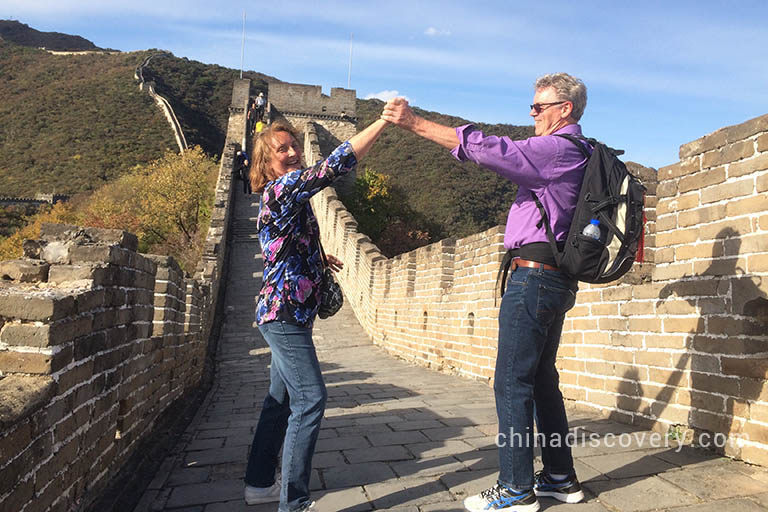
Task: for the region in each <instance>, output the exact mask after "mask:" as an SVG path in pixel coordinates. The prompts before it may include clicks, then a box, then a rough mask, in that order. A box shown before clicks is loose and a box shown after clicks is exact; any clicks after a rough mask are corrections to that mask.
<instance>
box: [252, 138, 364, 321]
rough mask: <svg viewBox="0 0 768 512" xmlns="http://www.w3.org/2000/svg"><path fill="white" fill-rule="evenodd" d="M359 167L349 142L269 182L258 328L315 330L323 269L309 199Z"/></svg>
mask: <svg viewBox="0 0 768 512" xmlns="http://www.w3.org/2000/svg"><path fill="white" fill-rule="evenodd" d="M356 165H357V159H356V158H355V154H354V153H353V151H352V146H351V145H350V144H349V142H345V143H343V144H342V145H340V146H339V147H338V148H336V149H335V150H334V151H333V153H331V155H330V156H329V157H328V158H327V159H325V160H324V161H322V162H319V163H317V164H315V165H314V166H312V167H309V168H307V169H302V170H297V171H292V172H289V173H287V174H285V175H283V176H281V177H280V178H278V179H276V180H274V181H270V182H269V183H267V186H266V187H265V188H264V192H263V193H262V195H261V202H260V204H259V218H258V230H259V242H261V252H262V255H263V256H264V277H263V282H262V286H261V291H260V292H259V300H258V303H257V305H256V321H257V323H258V324H259V325H262V324H265V323H267V322H273V321H280V322H288V323H291V324H296V325H300V326H303V327H312V324H313V322H314V320H315V315H316V314H317V309H318V306H319V304H318V297H319V294H320V293H319V292H320V283H321V281H322V275H323V263H322V257H321V256H320V230H319V227H318V225H317V219H316V218H315V214H314V213H313V212H312V207H311V206H310V205H309V199H310V198H311V197H312V196H313V195H314V194H316V193H317V192H319V191H320V190H322V189H323V188H325V187H327V186H328V185H330V184H331V183H332V182H333V180H335V179H336V178H338V177H339V176H342V175H344V174H346V173H348V172H349V171H351V170H352V169H354V168H355V166H356Z"/></svg>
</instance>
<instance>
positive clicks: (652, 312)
mask: <svg viewBox="0 0 768 512" xmlns="http://www.w3.org/2000/svg"><path fill="white" fill-rule="evenodd" d="M641 178H642V179H643V180H644V181H645V183H646V185H647V186H648V189H649V194H648V197H647V201H646V203H647V211H646V216H647V219H648V222H647V225H646V249H645V263H643V264H636V266H635V268H634V269H633V270H632V272H631V273H630V274H628V275H627V276H625V277H624V278H623V279H622V280H621V281H619V282H616V283H612V284H609V285H600V286H597V285H594V286H591V285H588V284H582V285H581V286H580V291H579V294H578V300H577V304H576V306H575V307H574V308H573V310H572V311H570V312H569V314H568V316H567V319H566V322H565V329H564V332H563V336H562V342H561V347H560V351H559V357H558V363H557V364H558V367H559V370H560V378H561V388H562V391H563V394H564V396H565V397H566V399H568V400H570V401H572V402H574V403H576V404H578V405H579V406H581V407H585V408H590V409H596V410H599V411H601V412H602V413H604V414H605V415H606V416H611V417H613V418H616V419H619V420H622V421H624V422H627V423H632V424H637V425H640V426H643V427H650V428H654V429H656V430H659V431H662V432H666V431H668V430H669V428H670V427H672V426H678V425H681V426H683V427H686V428H691V429H694V430H702V431H709V432H713V433H723V434H726V435H728V438H729V442H728V445H727V446H726V448H725V452H726V453H727V454H728V455H731V456H735V457H739V458H742V459H744V460H747V461H750V462H754V463H759V464H763V465H766V464H768V386H767V385H766V379H767V378H768V357H766V356H768V328H767V327H768V325H767V324H768V300H766V297H768V213H766V212H767V211H768V116H763V117H759V118H756V119H753V120H750V121H747V122H746V123H743V124H740V125H738V126H731V127H727V128H723V129H721V130H719V131H717V132H715V133H712V134H710V135H707V136H705V137H702V138H701V139H698V140H696V141H693V142H691V143H689V144H685V145H684V146H682V147H681V148H680V161H679V162H678V163H676V164H674V165H670V166H668V167H664V168H662V169H660V170H659V171H658V173H654V172H651V173H645V175H643V176H641ZM656 179H658V182H656V181H655V180H656ZM313 206H314V208H315V212H316V214H317V216H318V218H319V221H320V224H321V230H322V237H323V244H324V246H325V249H326V251H327V252H329V253H332V254H334V255H337V256H339V257H340V258H341V259H342V260H343V261H344V262H345V268H344V270H343V271H342V272H341V273H340V281H341V283H342V286H343V289H344V292H345V295H346V300H347V301H349V302H350V303H351V304H352V305H353V307H354V309H355V313H356V315H357V317H358V319H359V320H360V323H361V324H362V325H363V327H364V328H365V330H366V331H367V333H368V334H369V335H370V336H371V338H372V339H373V340H374V342H375V343H377V344H379V345H380V346H382V347H383V348H385V349H386V350H387V351H389V352H390V353H392V354H393V355H396V356H398V357H402V358H404V359H407V360H409V361H413V362H415V363H418V364H422V365H424V366H427V367H431V368H436V369H441V370H446V371H451V372H455V373H458V374H461V375H464V376H467V377H471V378H476V379H483V380H488V381H489V382H490V381H491V380H492V377H493V370H494V365H495V357H496V338H497V321H498V302H497V301H495V300H494V287H495V283H496V273H497V270H498V267H499V264H500V262H501V259H502V256H503V254H504V248H503V229H502V228H501V227H496V228H493V229H490V230H488V231H485V232H483V233H478V234H475V235H472V236H470V237H467V238H463V239H458V240H452V239H446V240H442V241H441V242H438V243H435V244H432V245H430V246H427V247H423V248H421V249H418V250H416V251H413V252H409V253H406V254H402V255H400V256H397V257H395V258H392V259H388V258H385V257H384V256H383V255H382V254H381V253H380V252H379V251H378V249H377V248H376V246H375V245H373V244H372V243H371V242H370V240H369V239H368V238H367V237H366V236H364V235H362V234H360V233H358V232H357V223H356V221H355V219H354V218H353V217H352V216H351V215H350V214H349V213H348V212H347V211H346V210H345V208H344V207H343V205H342V204H341V202H340V201H338V199H337V197H336V195H335V192H334V191H332V190H326V191H324V192H323V193H321V194H318V195H317V196H316V197H315V198H314V199H313Z"/></svg>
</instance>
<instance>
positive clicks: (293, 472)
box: [245, 322, 328, 512]
mask: <svg viewBox="0 0 768 512" xmlns="http://www.w3.org/2000/svg"><path fill="white" fill-rule="evenodd" d="M259 331H261V334H262V335H263V336H264V339H265V340H267V343H268V344H269V347H270V348H271V349H272V366H271V368H270V372H269V378H270V384H269V393H268V394H267V397H266V398H265V399H264V408H263V409H262V411H261V416H260V417H259V423H258V425H257V426H256V434H255V435H254V437H253V444H251V453H250V455H249V457H248V468H247V469H246V473H245V483H246V484H247V485H251V486H254V487H269V486H270V485H272V484H273V483H274V482H275V468H277V455H278V452H279V450H280V447H281V446H283V464H282V466H283V467H282V479H283V486H282V489H281V491H280V507H279V508H278V510H279V512H290V511H295V510H301V509H302V508H303V507H305V506H306V505H307V504H308V503H309V502H310V499H309V478H310V473H311V471H312V455H313V454H314V453H315V445H316V444H317V436H318V434H319V433H320V421H321V420H322V419H323V412H324V411H325V402H326V399H327V398H328V394H327V392H326V390H325V383H324V382H323V376H322V374H321V373H320V363H319V362H318V360H317V354H316V352H315V345H314V343H313V342H312V329H308V328H306V327H299V326H298V325H293V324H288V323H284V322H269V323H267V324H264V325H260V326H259Z"/></svg>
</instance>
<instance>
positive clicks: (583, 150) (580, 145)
mask: <svg viewBox="0 0 768 512" xmlns="http://www.w3.org/2000/svg"><path fill="white" fill-rule="evenodd" d="M552 135H554V136H555V137H561V138H563V139H567V140H569V141H571V142H573V143H574V144H576V146H577V147H578V148H579V150H580V151H581V154H582V155H584V158H586V159H587V160H589V157H591V156H592V153H590V152H589V151H588V150H587V148H585V147H584V144H583V143H582V141H584V142H587V143H591V144H592V146H594V145H595V144H594V143H593V142H591V141H590V140H589V139H586V138H584V137H576V136H575V135H570V134H568V133H553V134H552Z"/></svg>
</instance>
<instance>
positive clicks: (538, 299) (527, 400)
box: [493, 267, 578, 490]
mask: <svg viewBox="0 0 768 512" xmlns="http://www.w3.org/2000/svg"><path fill="white" fill-rule="evenodd" d="M577 290H578V282H577V281H575V280H573V279H571V278H569V277H567V276H566V275H564V274H563V273H561V272H558V271H554V270H542V269H533V268H526V267H518V268H517V269H516V270H515V271H514V272H512V273H511V274H510V275H509V278H508V281H507V288H506V291H505V293H504V297H503V298H502V301H501V309H500V310H499V346H498V352H497V356H496V373H495V382H494V386H493V389H494V392H495V395H496V412H497V414H498V416H499V434H500V435H499V441H500V446H499V466H500V468H499V481H500V482H501V483H503V484H505V485H507V486H510V487H513V488H515V489H518V490H526V489H530V488H531V487H532V486H533V447H534V434H533V420H534V415H535V417H536V426H537V427H538V431H539V441H540V442H539V443H538V444H540V445H542V450H541V456H542V459H543V462H544V470H545V471H547V472H549V473H571V472H572V471H573V458H572V456H571V448H570V446H569V445H568V444H567V443H566V441H567V440H568V419H567V418H566V415H565V405H564V404H563V395H562V394H561V393H560V388H559V384H560V378H559V376H558V373H557V369H556V368H555V359H556V358H557V347H558V345H559V344H560V333H561V332H562V330H563V320H564V319H565V313H566V312H567V311H568V310H569V309H571V308H572V307H573V305H574V303H575V301H576V291H577ZM542 435H543V439H542Z"/></svg>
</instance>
